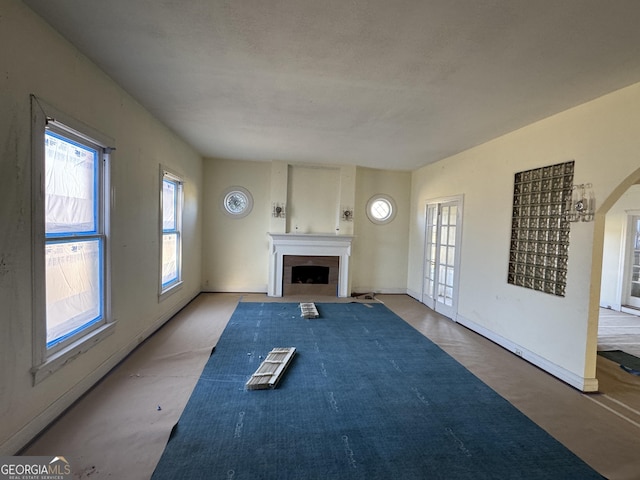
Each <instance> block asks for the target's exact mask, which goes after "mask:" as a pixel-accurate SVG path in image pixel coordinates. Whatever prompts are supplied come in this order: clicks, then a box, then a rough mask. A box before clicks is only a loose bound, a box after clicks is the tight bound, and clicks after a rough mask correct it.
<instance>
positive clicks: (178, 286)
mask: <svg viewBox="0 0 640 480" xmlns="http://www.w3.org/2000/svg"><path fill="white" fill-rule="evenodd" d="M183 283H184V282H182V280H181V281H179V282H177V283H175V284H173V285H171V286H170V287H169V288H167V289H166V290H163V291H162V292H160V295H158V302H161V301H163V300H164V299H165V298H167V297H170V296H171V295H173V294H174V293H176V292H177V291H179V290H182V285H183Z"/></svg>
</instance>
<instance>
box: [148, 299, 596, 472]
mask: <svg viewBox="0 0 640 480" xmlns="http://www.w3.org/2000/svg"><path fill="white" fill-rule="evenodd" d="M317 307H318V310H319V312H320V315H321V318H319V319H314V320H305V319H302V318H300V311H299V309H298V304H293V303H284V304H283V303H240V304H239V305H238V308H237V309H236V311H235V312H234V314H233V316H232V317H231V319H230V321H229V324H228V325H227V327H226V329H225V331H224V332H223V334H222V337H221V338H220V341H219V342H218V345H217V346H216V349H215V351H214V353H213V354H212V355H211V358H210V359H209V362H208V363H207V365H206V367H205V369H204V371H203V373H202V376H201V378H200V379H199V381H198V383H197V385H196V387H195V389H194V392H193V394H192V396H191V398H190V399H189V402H188V404H187V406H186V408H185V411H184V413H183V414H182V417H181V418H180V421H179V422H178V424H177V426H176V428H175V429H174V431H173V433H172V436H171V438H170V440H169V442H168V444H167V446H166V449H165V451H164V453H163V455H162V458H161V459H160V462H159V463H158V465H157V467H156V470H155V472H154V475H153V479H154V480H162V479H171V480H180V479H189V480H191V479H228V480H244V479H251V480H256V479H322V480H326V479H366V480H376V479H384V480H388V479H402V480H408V479H421V480H423V479H429V480H432V479H447V480H450V479H473V480H479V479H526V480H536V479H562V480H565V479H580V480H587V479H602V478H603V477H602V476H600V475H599V474H598V473H596V472H595V471H594V470H592V469H591V468H590V467H589V466H587V465H586V464H585V463H584V462H583V461H582V460H580V459H579V458H578V457H576V456H575V455H574V454H573V453H571V452H570V451H569V450H567V449H566V448H565V447H564V446H563V445H561V444H560V443H559V442H557V441H556V440H555V439H553V438H552V437H551V436H550V435H548V434H547V433H546V432H545V431H544V430H542V429H541V428H539V427H538V426H537V425H536V424H534V423H533V422H531V421H530V420H529V419H528V418H527V417H525V416H524V415H523V414H522V413H520V412H519V411H518V410H517V409H516V408H514V407H513V406H512V405H511V404H510V403H509V402H507V401H506V400H505V399H503V398H502V397H500V396H499V395H498V394H497V393H495V392H494V391H493V390H492V389H490V388H489V387H488V386H487V385H485V384H484V383H483V382H481V381H480V380H479V379H478V378H476V377H475V376H474V375H473V374H472V373H471V372H469V371H468V370H467V369H466V368H464V367H463V366H462V365H460V364H459V363H458V362H456V361H455V360H454V359H453V358H452V357H450V356H449V355H447V354H446V353H444V352H443V351H442V350H441V349H440V348H439V347H438V346H437V345H435V344H434V343H433V342H431V341H430V340H428V339H427V338H425V337H424V336H423V335H422V334H420V333H419V332H418V331H416V330H415V329H413V328H412V327H411V326H410V325H408V324H407V323H406V322H404V321H403V320H402V319H400V318H399V317H398V316H396V315H395V314H393V313H392V312H391V311H389V310H388V309H387V308H386V307H385V306H384V305H381V304H371V305H368V306H367V305H363V304H357V303H351V304H337V303H334V304H317ZM291 346H293V347H296V349H297V354H296V357H295V358H294V360H293V362H292V363H291V365H290V366H289V368H288V370H287V371H286V372H285V375H284V378H283V379H282V381H281V382H280V384H279V386H278V388H277V389H275V390H253V391H249V390H246V389H245V383H246V381H247V380H248V379H249V377H250V376H251V374H252V373H253V372H254V371H255V370H256V369H257V368H258V366H259V365H260V363H261V361H262V360H261V357H262V358H264V357H265V356H266V355H267V354H268V352H269V351H270V350H271V349H272V348H274V347H291Z"/></svg>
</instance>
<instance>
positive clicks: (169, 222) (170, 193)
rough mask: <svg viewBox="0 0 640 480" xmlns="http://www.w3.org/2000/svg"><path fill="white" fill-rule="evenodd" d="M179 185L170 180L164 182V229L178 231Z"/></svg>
mask: <svg viewBox="0 0 640 480" xmlns="http://www.w3.org/2000/svg"><path fill="white" fill-rule="evenodd" d="M176 187H177V185H176V184H175V182H170V181H169V180H163V181H162V229H163V230H164V231H167V230H175V229H176V224H177V222H176V220H177V219H176V205H177V200H178V195H177V188H176Z"/></svg>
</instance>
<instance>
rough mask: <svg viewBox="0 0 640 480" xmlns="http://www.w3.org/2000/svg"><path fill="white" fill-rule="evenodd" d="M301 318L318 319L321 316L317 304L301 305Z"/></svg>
mask: <svg viewBox="0 0 640 480" xmlns="http://www.w3.org/2000/svg"><path fill="white" fill-rule="evenodd" d="M300 316H301V317H303V318H318V317H319V316H320V314H319V313H318V309H317V308H316V304H315V303H313V302H307V303H301V304H300Z"/></svg>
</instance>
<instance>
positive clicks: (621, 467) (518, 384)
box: [22, 294, 640, 480]
mask: <svg viewBox="0 0 640 480" xmlns="http://www.w3.org/2000/svg"><path fill="white" fill-rule="evenodd" d="M282 300H284V301H293V302H306V301H314V302H316V303H319V302H321V301H331V302H335V301H337V300H338V299H336V298H335V297H333V298H325V299H323V298H308V297H306V298H302V297H300V298H298V297H287V298H284V299H270V298H267V297H266V296H264V295H258V294H253V295H240V294H202V295H200V296H199V297H197V298H196V299H195V300H194V301H193V302H192V303H191V304H190V305H188V306H187V307H186V308H185V309H184V310H183V311H181V312H180V313H179V314H178V315H176V317H174V318H173V319H172V320H171V321H170V322H168V323H167V324H166V325H165V326H164V327H163V328H162V329H161V330H159V331H158V332H157V333H156V334H155V335H154V336H152V337H151V338H150V339H148V340H147V341H146V342H144V343H143V344H142V345H141V346H140V347H139V348H138V349H137V350H136V351H135V352H133V353H132V354H131V355H130V356H129V357H128V358H127V359H126V360H125V361H123V362H122V363H121V364H120V365H119V366H118V367H117V368H116V369H114V370H113V371H112V372H111V373H110V374H109V375H108V376H107V377H106V378H105V379H104V380H103V381H101V382H100V383H99V384H98V385H96V386H95V387H94V388H93V389H92V390H91V391H90V392H88V393H87V395H85V396H84V397H83V398H82V399H81V400H79V401H78V402H77V403H76V404H75V405H74V406H73V407H72V408H70V409H69V410H68V411H67V413H66V414H65V415H63V416H62V417H61V418H60V419H59V420H58V421H57V422H55V423H54V424H53V425H52V426H51V427H50V428H49V429H48V430H47V431H46V432H44V433H43V434H42V435H41V436H40V437H39V438H38V439H37V440H36V441H34V442H33V443H32V445H30V446H29V447H28V448H27V449H25V450H24V451H23V452H22V454H23V455H64V456H65V457H66V458H67V459H68V460H69V461H70V462H71V465H72V467H73V470H74V474H75V476H74V478H90V479H107V478H109V479H116V478H117V479H125V480H126V479H136V480H137V479H145V478H149V477H150V476H151V474H152V473H153V470H154V467H155V465H156V463H157V461H158V459H159V458H160V455H161V454H162V451H163V449H164V446H165V444H166V442H167V440H168V438H169V434H170V432H171V429H172V427H173V426H174V425H175V423H176V422H177V421H178V419H179V417H180V414H181V412H182V410H183V408H184V405H185V404H186V402H187V400H188V398H189V396H190V394H191V391H192V390H193V387H194V386H195V383H196V381H197V379H198V377H199V375H200V373H201V371H202V369H203V367H204V364H205V363H206V361H207V359H208V358H209V355H210V353H211V349H212V347H213V346H214V345H215V344H216V342H217V340H218V338H219V336H220V334H221V333H222V330H223V329H224V327H225V326H226V324H227V322H228V320H229V317H230V316H231V314H232V312H233V310H234V309H235V306H236V305H237V303H238V301H282ZM343 301H351V299H345V300H343ZM369 301H380V302H382V303H384V304H386V305H387V307H389V308H390V309H391V310H392V311H394V312H395V313H396V314H398V315H399V316H400V317H402V318H403V319H404V320H405V321H407V322H408V323H409V324H411V325H413V326H414V327H415V328H416V329H417V330H418V331H420V332H421V333H423V334H424V335H425V336H426V337H428V338H429V339H431V340H432V341H434V342H435V343H436V344H438V345H439V346H440V347H441V348H442V349H443V350H445V351H446V352H447V353H449V354H450V355H451V356H453V357H454V358H455V359H456V360H458V361H459V362H460V363H461V364H463V365H464V366H465V367H466V368H468V369H469V370H470V371H471V372H473V373H474V374H475V375H476V376H477V377H479V378H480V379H481V380H482V381H484V382H485V383H487V384H488V385H489V386H490V387H492V388H493V389H494V390H496V391H497V392H498V393H499V394H500V395H502V396H503V397H504V398H506V399H507V400H508V401H510V402H511V403H512V404H513V405H514V406H515V407H516V408H518V409H519V410H521V411H522V412H523V413H524V414H525V415H527V416H528V417H529V418H530V419H532V420H533V421H534V422H536V423H537V424H538V425H540V426H541V427H542V428H544V429H545V430H546V431H547V432H549V433H550V434H551V435H553V436H554V437H555V438H556V439H558V440H559V441H560V442H562V443H563V444H564V445H565V446H567V448H569V449H570V450H572V451H573V452H574V453H575V454H576V455H578V456H579V457H580V458H582V459H583V460H585V461H586V462H587V463H588V464H589V465H591V466H592V467H593V468H594V469H596V470H597V471H598V472H600V473H601V474H602V475H603V476H605V477H606V478H608V479H611V480H638V479H639V478H640V455H639V454H638V452H640V378H639V377H635V376H632V375H630V374H628V373H626V372H623V371H622V370H621V369H620V368H619V367H618V365H616V364H614V363H613V362H611V361H609V360H606V359H603V358H598V372H597V376H598V380H599V382H600V392H598V393H594V394H583V393H581V392H579V391H577V390H575V389H574V388H572V387H570V386H568V385H566V384H564V383H563V382H561V381H559V380H557V379H556V378H554V377H552V376H550V375H549V374H547V373H545V372H543V371H541V370H540V369H538V368H536V367H534V366H532V365H531V364H529V363H527V362H526V361H524V360H522V359H521V358H520V357H517V356H516V355H514V354H512V353H510V352H508V351H506V350H504V349H503V348H501V347H499V346H497V345H496V344H494V343H492V342H490V341H489V340H487V339H485V338H483V337H481V336H479V335H477V334H475V333H473V332H471V331H470V330H468V329H466V328H464V327H462V326H460V325H459V324H456V323H455V322H452V321H451V320H448V319H446V318H444V317H442V316H440V315H438V314H436V313H434V312H433V311H431V310H429V309H428V308H426V307H425V306H424V305H422V304H420V303H419V302H417V301H415V300H414V299H412V298H410V297H408V296H406V295H379V296H377V297H376V298H375V299H374V300H369ZM604 313H607V312H604ZM303 321H304V320H303ZM314 321H317V320H314ZM607 321H608V320H607ZM618 321H619V320H617V319H616V320H615V321H614V320H613V319H612V322H613V323H615V322H618ZM603 333H604V334H606V329H603ZM603 339H604V336H603ZM622 340H624V338H623V339H622ZM603 345H605V344H604V343H603ZM616 345H618V343H616ZM599 348H600V346H599ZM478 461H482V459H478ZM454 480H455V479H454Z"/></svg>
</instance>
